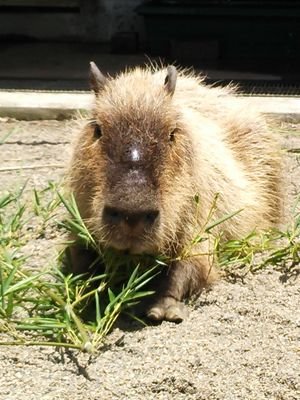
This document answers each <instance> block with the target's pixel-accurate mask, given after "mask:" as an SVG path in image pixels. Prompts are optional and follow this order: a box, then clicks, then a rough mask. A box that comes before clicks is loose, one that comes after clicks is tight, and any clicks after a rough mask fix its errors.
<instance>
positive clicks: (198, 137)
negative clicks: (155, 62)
mask: <svg viewBox="0 0 300 400" xmlns="http://www.w3.org/2000/svg"><path fill="white" fill-rule="evenodd" d="M90 82H91V87H92V89H93V91H94V93H95V105H94V108H93V114H92V118H91V120H89V121H88V122H87V123H86V126H85V128H84V129H83V130H82V132H81V133H80V135H79V137H78V140H77V143H76V145H75V149H74V153H73V158H72V162H71V168H70V173H69V175H70V187H71V190H72V192H73V193H74V196H75V199H76V201H77V205H78V208H79V211H80V213H81V216H82V218H83V220H84V221H85V223H86V225H87V227H88V228H89V230H90V232H91V234H92V235H93V237H94V239H95V241H96V242H97V244H98V245H99V248H100V249H102V250H105V249H108V248H109V249H114V250H115V251H116V252H119V253H120V254H122V252H123V253H126V254H135V255H142V254H149V255H164V256H165V257H166V259H168V260H170V261H169V265H168V267H167V268H166V271H165V274H163V275H162V276H161V279H160V280H159V279H158V280H156V287H155V290H156V294H155V297H154V300H153V302H152V304H151V305H149V307H148V309H146V310H145V313H146V314H147V316H148V317H149V318H150V319H153V320H163V319H166V320H169V321H181V320H182V319H183V318H184V316H185V308H184V306H183V303H182V300H183V299H185V298H188V297H190V296H191V295H192V294H197V293H198V292H199V291H200V290H201V288H203V287H204V286H205V285H208V284H210V283H211V282H212V281H213V280H214V279H215V277H216V275H217V274H216V271H215V268H214V266H213V265H212V262H211V261H212V260H211V249H210V248H209V247H210V244H211V243H210V241H209V240H206V241H201V240H200V241H195V240H194V245H193V246H192V245H191V244H192V243H193V239H194V238H195V237H196V236H197V234H199V232H201V229H202V230H203V229H204V226H205V224H206V223H207V219H208V217H209V214H210V211H211V209H212V205H213V203H214V201H215V198H216V197H215V196H216V194H218V199H217V201H216V202H215V207H214V212H213V220H217V219H218V218H222V217H223V216H225V215H229V214H233V213H234V212H235V211H238V210H239V211H240V212H238V213H237V214H235V215H234V216H232V218H229V219H227V220H225V221H224V222H223V223H222V224H221V225H219V226H216V228H215V231H217V232H219V234H221V236H222V238H224V239H225V240H227V239H230V238H239V237H241V236H243V235H245V234H247V233H249V232H250V231H252V230H255V229H266V228H268V227H270V226H271V225H272V224H274V223H275V222H276V221H277V220H278V218H279V216H280V203H281V201H280V197H281V196H280V193H279V186H280V185H279V184H280V182H279V179H280V151H279V148H278V144H277V141H276V139H275V138H274V134H273V133H272V132H270V130H268V128H267V124H266V122H265V121H264V118H263V117H262V116H261V115H260V114H259V113H258V112H257V111H255V110H253V109H252V108H251V107H249V106H248V105H247V104H245V103H244V102H243V103H242V102H241V101H240V99H239V97H238V96H236V94H235V90H234V89H233V88H231V87H226V88H214V87H210V86H207V85H205V84H204V83H203V78H202V77H201V76H197V75H196V74H195V73H192V72H186V71H184V70H178V71H177V69H176V68H175V67H174V66H168V67H167V68H159V67H153V66H150V67H143V68H135V69H132V70H128V71H126V72H124V73H120V74H119V75H117V76H116V77H115V78H113V77H109V76H108V77H106V76H104V75H103V74H102V73H101V72H100V70H99V69H98V68H97V66H96V65H95V64H94V63H93V62H91V65H90ZM195 199H196V200H195ZM210 222H212V221H210ZM195 242H196V243H195ZM187 249H189V251H187ZM187 253H188V255H187ZM183 254H185V256H182V255H183ZM71 255H72V261H73V271H74V272H75V273H76V272H83V271H86V270H87V268H88V264H89V263H90V262H91V259H92V253H91V252H89V250H87V249H84V248H81V247H80V245H74V246H73V247H72V248H71Z"/></svg>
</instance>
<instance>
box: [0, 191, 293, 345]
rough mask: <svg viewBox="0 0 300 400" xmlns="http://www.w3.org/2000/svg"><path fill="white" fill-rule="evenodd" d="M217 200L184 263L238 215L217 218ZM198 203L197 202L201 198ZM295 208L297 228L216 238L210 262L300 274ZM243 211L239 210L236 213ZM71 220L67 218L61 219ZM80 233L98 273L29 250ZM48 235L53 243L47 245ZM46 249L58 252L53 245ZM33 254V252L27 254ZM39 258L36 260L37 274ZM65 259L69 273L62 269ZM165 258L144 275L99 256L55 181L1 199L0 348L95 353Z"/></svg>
mask: <svg viewBox="0 0 300 400" xmlns="http://www.w3.org/2000/svg"><path fill="white" fill-rule="evenodd" d="M217 200H218V199H217V196H216V198H215V201H214V203H213V204H212V207H211V210H210V212H209V214H208V217H207V221H206V223H205V225H204V226H203V227H202V228H201V229H200V230H199V232H197V234H196V235H195V238H194V240H193V241H192V242H191V244H190V245H189V246H187V248H186V249H185V250H184V252H183V253H182V255H181V257H183V258H184V257H188V256H189V254H190V253H191V251H192V248H193V246H194V245H195V244H197V243H199V242H201V241H204V240H210V239H211V237H212V236H211V231H212V229H213V228H214V227H215V226H216V225H219V224H221V223H222V222H223V221H224V220H226V219H228V218H231V217H232V216H233V215H234V214H235V213H234V214H232V215H228V216H224V218H222V219H219V220H214V210H215V208H216V203H217ZM195 201H196V202H198V203H199V199H198V198H197V197H196V198H195ZM298 204H299V202H297V204H296V206H295V208H294V210H293V222H292V223H291V224H290V225H289V226H288V227H287V228H286V229H285V230H283V231H280V230H273V231H269V232H264V233H260V234H258V233H256V232H252V233H251V234H249V235H248V236H246V237H244V238H240V239H239V240H231V241H229V242H226V243H223V244H221V241H220V238H218V237H217V238H214V246H213V257H214V259H217V260H218V262H219V265H220V268H221V269H222V270H223V271H224V274H225V276H227V278H229V279H237V278H238V277H243V276H245V275H246V274H247V273H249V272H252V273H255V272H257V271H259V270H261V269H264V268H266V267H267V266H273V267H274V268H276V269H280V270H281V271H283V273H284V274H285V275H286V276H290V275H295V274H297V273H299V266H298V265H299V261H300V260H299V237H300V212H299V210H298ZM237 212H239V211H237ZM63 215H68V217H67V218H66V219H65V220H63V218H62V216H63ZM68 232H72V233H75V234H76V235H77V236H78V237H79V238H80V240H81V241H82V244H83V245H86V246H89V247H90V248H93V249H94V250H95V251H97V252H98V253H99V258H101V259H102V260H104V264H105V270H104V271H103V273H102V274H101V275H98V276H97V275H92V276H87V275H80V276H73V275H72V274H70V273H68V272H66V271H67V270H68V257H67V255H68V254H67V252H64V251H61V252H58V254H57V257H52V258H50V259H47V257H46V258H43V252H44V247H40V250H39V251H38V252H37V254H35V253H34V251H32V250H30V249H31V247H30V246H32V244H33V243H34V244H36V243H39V240H42V241H43V240H45V239H46V240H48V241H49V240H51V237H52V236H55V235H61V237H63V236H65V235H66V233H68ZM49 237H50V239H49ZM46 244H47V247H48V246H50V247H53V251H54V250H55V248H59V246H57V245H56V244H55V243H54V242H53V241H52V242H49V244H48V242H46ZM28 249H29V250H28ZM34 259H38V260H39V263H38V264H39V267H38V268H37V267H36V266H34V265H35V262H34ZM62 260H64V267H65V268H62ZM163 264H164V263H163V259H157V260H155V259H153V260H152V261H151V265H152V267H149V268H148V269H146V270H145V269H143V268H142V267H141V266H140V265H139V264H138V261H137V260H135V259H133V258H130V257H127V258H122V259H120V257H119V256H117V255H116V254H114V253H109V252H106V253H104V254H103V253H101V251H100V249H99V248H98V247H97V243H95V241H94V239H93V237H92V236H91V235H90V233H89V232H88V230H87V228H86V226H85V224H84V222H83V221H82V219H81V217H80V214H79V211H78V209H77V206H76V203H75V201H74V198H73V197H72V196H71V197H70V198H68V199H66V198H65V197H64V196H63V195H62V194H61V192H60V190H59V189H58V188H57V186H56V185H55V184H54V183H49V185H48V186H47V187H46V188H45V189H44V190H33V191H32V193H31V196H28V191H27V192H26V193H25V192H24V190H23V189H22V190H20V191H19V192H18V193H15V194H12V193H3V194H2V195H1V196H0V332H1V337H2V341H1V342H0V345H48V346H56V347H69V348H75V349H79V350H82V351H87V352H95V351H97V350H98V349H99V348H100V347H101V346H102V345H103V341H104V339H105V337H106V335H107V334H108V333H109V332H110V330H111V329H112V326H113V325H114V323H115V322H116V320H117V318H118V317H119V316H120V314H121V313H127V314H128V315H129V316H131V317H133V318H136V317H134V315H133V313H132V307H133V306H134V305H136V304H137V303H138V302H139V301H140V300H141V299H143V298H144V297H146V296H148V295H150V294H152V293H153V292H150V291H147V290H146V289H145V287H146V285H147V283H148V282H149V281H150V280H151V279H152V278H153V277H154V276H155V275H156V274H157V273H159V270H160V266H161V265H163Z"/></svg>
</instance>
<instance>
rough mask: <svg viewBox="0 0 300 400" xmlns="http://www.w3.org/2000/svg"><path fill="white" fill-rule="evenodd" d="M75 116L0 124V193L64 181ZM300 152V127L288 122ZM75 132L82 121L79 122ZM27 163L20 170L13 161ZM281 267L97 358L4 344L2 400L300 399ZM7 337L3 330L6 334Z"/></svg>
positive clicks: (292, 310)
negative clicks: (1, 140) (57, 120)
mask: <svg viewBox="0 0 300 400" xmlns="http://www.w3.org/2000/svg"><path fill="white" fill-rule="evenodd" d="M75 125H76V124H75V123H74V122H70V121H64V122H56V121H43V122H34V121H32V122H22V121H21V122H16V121H9V120H5V119H4V120H2V121H0V139H1V138H3V137H4V135H5V134H6V133H7V132H8V131H11V132H12V133H11V135H10V136H9V137H8V138H7V140H6V142H5V143H4V144H3V145H0V152H1V161H0V171H1V172H0V193H1V192H3V191H4V190H14V191H15V190H16V189H17V188H18V187H22V185H23V184H24V182H25V181H28V182H27V186H26V191H28V193H29V192H30V190H31V188H32V187H37V188H40V189H42V188H43V187H44V186H45V185H46V184H47V182H48V181H49V180H51V181H55V182H56V181H59V180H60V179H61V177H62V175H63V171H64V168H65V166H66V160H67V159H68V158H69V154H70V142H71V140H72V137H73V135H74V126H75ZM281 128H284V129H285V130H286V133H283V134H282V135H283V137H284V147H286V148H289V149H296V148H300V126H299V125H298V126H297V125H292V124H287V125H284V126H283V127H281ZM75 130H76V126H75ZM286 159H287V167H286V173H285V174H286V175H285V177H286V182H287V185H288V190H287V194H288V196H287V198H288V199H289V200H288V203H290V201H291V199H292V198H293V197H294V196H295V194H296V193H297V192H299V185H300V167H299V162H298V156H297V153H289V154H288V155H287V157H286ZM21 166H22V167H23V168H24V167H26V168H25V169H22V170H20V169H18V168H17V169H15V167H21ZM27 251H28V252H29V254H32V257H30V259H29V260H30V261H29V262H30V263H32V265H37V266H38V265H41V264H42V262H44V261H45V260H48V261H49V259H51V257H53V255H54V254H55V235H54V237H51V236H50V237H44V238H36V239H35V240H32V242H31V243H30V244H29V245H28V248H27ZM281 278H282V275H281V273H280V272H277V271H272V270H267V271H264V272H261V273H259V274H257V275H254V276H253V275H248V276H247V277H246V279H245V280H244V282H241V281H237V282H235V283H231V282H228V281H226V280H222V281H220V282H219V283H218V284H217V285H216V286H215V287H214V288H213V290H211V291H209V292H205V293H203V294H202V295H201V296H200V298H199V299H198V300H197V301H196V303H195V304H194V305H193V306H190V307H189V310H190V315H189V318H188V319H187V320H185V321H184V322H183V323H181V324H179V325H175V324H172V323H167V322H164V323H162V324H161V325H159V326H148V327H146V328H142V329H141V328H139V329H137V327H136V326H135V324H134V323H132V324H129V325H128V324H127V325H126V326H125V327H118V328H116V329H114V331H113V332H112V333H111V334H110V335H109V337H108V341H107V343H106V344H105V345H104V346H103V349H102V351H101V352H100V353H99V354H97V356H92V357H90V356H89V355H87V354H82V353H78V352H76V351H64V352H58V351H56V350H55V349H52V348H51V349H49V348H43V347H35V348H29V347H27V348H26V347H8V346H6V347H0V371H1V373H0V399H1V400H2V399H3V400H20V399H24V400H34V399H43V400H46V399H48V400H55V399H59V400H70V399H72V400H82V399H85V400H102V399H103V400H105V399H130V400H135V399H137V400H138V399H176V400H179V399H182V400H185V399H191V400H225V399H226V400H235V399H246V400H263V399H264V400H299V399H300V344H299V343H300V342H299V340H300V301H299V295H300V281H299V278H291V279H289V280H287V281H285V282H284V281H283V280H282V279H281ZM0 340H1V334H0Z"/></svg>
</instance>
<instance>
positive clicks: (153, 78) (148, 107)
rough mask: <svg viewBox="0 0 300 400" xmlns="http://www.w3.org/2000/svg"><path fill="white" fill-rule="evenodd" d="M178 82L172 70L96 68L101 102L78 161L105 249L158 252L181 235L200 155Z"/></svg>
mask: <svg viewBox="0 0 300 400" xmlns="http://www.w3.org/2000/svg"><path fill="white" fill-rule="evenodd" d="M176 78H177V71H176V69H175V67H173V66H169V67H168V68H167V69H165V70H163V71H157V72H153V71H151V70H150V69H148V68H145V69H140V68H137V69H135V70H133V71H129V72H125V73H123V74H120V75H118V76H117V77H116V78H114V79H113V78H111V77H105V76H104V75H102V73H101V72H100V71H99V69H98V68H97V67H96V65H95V64H94V63H91V70H90V79H91V85H92V89H93V90H94V92H95V95H96V101H95V108H94V113H93V119H92V120H91V121H89V122H88V124H87V126H86V127H85V129H84V131H83V132H82V134H81V136H80V138H79V141H78V143H77V147H76V149H75V154H74V156H73V166H72V168H73V169H75V171H73V189H74V192H75V197H76V199H77V200H78V204H79V208H80V211H81V213H82V215H83V217H84V218H85V220H86V222H87V225H88V227H89V228H90V229H91V232H92V234H93V235H94V237H95V238H96V240H98V242H99V243H100V244H101V246H102V247H112V248H114V249H117V250H124V251H128V252H129V253H133V254H141V253H151V254H153V253H154V254H156V253H157V252H160V251H164V249H165V248H166V247H168V248H169V247H172V246H174V243H175V242H176V237H177V236H178V235H180V229H181V227H180V226H179V224H180V223H182V221H184V218H182V215H183V214H184V213H185V208H186V205H187V201H190V197H189V196H188V195H187V193H190V191H191V187H190V186H191V184H190V178H189V177H190V175H191V173H192V172H191V171H192V164H193V161H192V160H193V150H192V144H191V141H190V138H189V135H188V132H186V130H185V127H184V125H183V122H182V117H181V114H180V110H179V109H177V108H176V104H175V102H174V98H175V96H176ZM174 92H175V93H174ZM187 199H189V200H187Z"/></svg>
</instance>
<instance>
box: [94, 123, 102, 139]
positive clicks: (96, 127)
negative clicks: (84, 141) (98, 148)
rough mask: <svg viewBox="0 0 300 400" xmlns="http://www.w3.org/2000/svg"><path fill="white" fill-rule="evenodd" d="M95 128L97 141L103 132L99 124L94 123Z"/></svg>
mask: <svg viewBox="0 0 300 400" xmlns="http://www.w3.org/2000/svg"><path fill="white" fill-rule="evenodd" d="M93 126H94V137H95V139H100V138H101V136H102V131H101V127H100V125H99V124H97V123H96V122H94V124H93Z"/></svg>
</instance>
